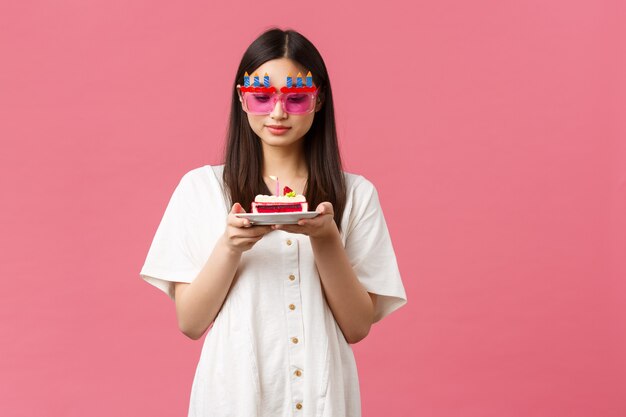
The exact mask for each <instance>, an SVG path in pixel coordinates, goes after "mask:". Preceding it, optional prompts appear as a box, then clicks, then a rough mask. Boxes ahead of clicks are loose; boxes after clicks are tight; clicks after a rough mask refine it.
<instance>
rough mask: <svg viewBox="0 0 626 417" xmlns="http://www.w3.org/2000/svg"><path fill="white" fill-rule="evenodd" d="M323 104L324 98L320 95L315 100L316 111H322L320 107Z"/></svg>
mask: <svg viewBox="0 0 626 417" xmlns="http://www.w3.org/2000/svg"><path fill="white" fill-rule="evenodd" d="M322 105H324V99H323V98H322V97H320V96H319V95H318V96H317V100H316V102H315V113H317V112H318V111H320V109H321V108H322Z"/></svg>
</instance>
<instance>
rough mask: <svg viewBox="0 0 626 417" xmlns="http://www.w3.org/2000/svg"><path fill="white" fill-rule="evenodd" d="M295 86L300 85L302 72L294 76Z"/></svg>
mask: <svg viewBox="0 0 626 417" xmlns="http://www.w3.org/2000/svg"><path fill="white" fill-rule="evenodd" d="M296 87H302V74H301V73H298V75H297V76H296Z"/></svg>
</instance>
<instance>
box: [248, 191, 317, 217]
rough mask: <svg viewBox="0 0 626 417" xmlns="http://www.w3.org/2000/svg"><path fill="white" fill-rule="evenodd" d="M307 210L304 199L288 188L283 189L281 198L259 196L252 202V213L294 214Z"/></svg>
mask: <svg viewBox="0 0 626 417" xmlns="http://www.w3.org/2000/svg"><path fill="white" fill-rule="evenodd" d="M308 208H309V205H308V203H307V201H306V198H305V197H304V196H303V195H302V194H296V193H295V191H293V190H292V189H291V188H289V187H285V188H284V189H283V195H282V196H276V195H263V194H259V195H257V196H256V197H255V198H254V201H253V202H252V212H253V213H294V212H305V211H307V210H308Z"/></svg>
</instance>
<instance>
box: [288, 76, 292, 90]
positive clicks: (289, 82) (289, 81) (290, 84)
mask: <svg viewBox="0 0 626 417" xmlns="http://www.w3.org/2000/svg"><path fill="white" fill-rule="evenodd" d="M292 85H293V78H291V74H287V88H291V86H292Z"/></svg>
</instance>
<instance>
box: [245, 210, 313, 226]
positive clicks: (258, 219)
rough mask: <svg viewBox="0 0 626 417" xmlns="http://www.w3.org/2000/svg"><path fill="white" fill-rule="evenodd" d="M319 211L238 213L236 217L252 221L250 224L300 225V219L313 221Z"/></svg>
mask: <svg viewBox="0 0 626 417" xmlns="http://www.w3.org/2000/svg"><path fill="white" fill-rule="evenodd" d="M318 214H319V213H318V212H317V211H299V212H295V213H237V214H235V216H237V217H241V218H244V219H248V220H250V223H253V224H259V225H265V224H298V220H300V219H312V218H313V217H315V216H317V215H318Z"/></svg>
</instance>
